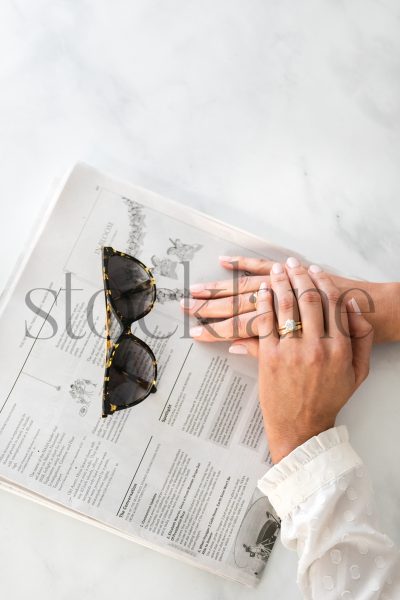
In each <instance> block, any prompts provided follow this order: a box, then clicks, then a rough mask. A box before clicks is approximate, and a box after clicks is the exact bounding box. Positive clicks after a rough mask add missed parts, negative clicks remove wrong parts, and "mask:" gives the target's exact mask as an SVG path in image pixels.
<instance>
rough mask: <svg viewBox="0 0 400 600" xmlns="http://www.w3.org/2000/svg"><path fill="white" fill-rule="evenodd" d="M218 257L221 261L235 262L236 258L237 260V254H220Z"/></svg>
mask: <svg viewBox="0 0 400 600" xmlns="http://www.w3.org/2000/svg"><path fill="white" fill-rule="evenodd" d="M218 258H219V260H220V261H221V262H228V263H231V262H235V260H237V258H236V257H235V256H219V257H218Z"/></svg>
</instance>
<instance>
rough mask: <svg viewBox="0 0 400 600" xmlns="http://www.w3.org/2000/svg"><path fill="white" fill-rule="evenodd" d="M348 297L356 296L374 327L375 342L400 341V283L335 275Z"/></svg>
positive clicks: (337, 283)
mask: <svg viewBox="0 0 400 600" xmlns="http://www.w3.org/2000/svg"><path fill="white" fill-rule="evenodd" d="M334 279H335V282H336V285H337V286H338V287H339V289H340V290H341V292H342V293H343V294H346V298H347V297H351V296H354V297H355V299H356V300H357V303H358V304H359V306H360V308H361V311H362V312H363V315H364V316H365V318H366V319H367V321H369V323H371V325H372V326H373V327H374V342H375V343H381V342H398V341H400V283H372V282H369V281H356V280H354V279H346V278H345V277H339V276H337V275H335V276H334Z"/></svg>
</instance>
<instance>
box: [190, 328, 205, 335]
mask: <svg viewBox="0 0 400 600" xmlns="http://www.w3.org/2000/svg"><path fill="white" fill-rule="evenodd" d="M203 329H204V327H201V326H198V327H192V328H191V329H190V331H189V333H190V335H191V337H199V336H200V335H201V334H202V333H203Z"/></svg>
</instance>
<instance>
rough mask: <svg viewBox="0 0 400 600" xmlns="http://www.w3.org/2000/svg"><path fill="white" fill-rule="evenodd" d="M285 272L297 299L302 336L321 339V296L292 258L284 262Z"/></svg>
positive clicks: (322, 324) (307, 275) (322, 318)
mask: <svg viewBox="0 0 400 600" xmlns="http://www.w3.org/2000/svg"><path fill="white" fill-rule="evenodd" d="M286 272H287V274H288V277H289V280H290V283H291V284H292V288H293V290H294V293H295V295H296V298H297V304H298V307H299V312H300V320H301V323H302V332H303V335H305V336H310V337H314V338H315V337H317V338H319V337H323V335H324V333H325V329H324V313H323V311H322V302H321V296H320V293H319V292H318V290H317V288H316V287H315V285H314V283H313V281H312V279H311V277H310V276H309V274H308V273H307V270H306V269H305V268H304V267H303V266H302V265H301V264H300V262H299V261H298V260H297V258H295V257H293V256H291V257H290V258H288V259H287V261H286Z"/></svg>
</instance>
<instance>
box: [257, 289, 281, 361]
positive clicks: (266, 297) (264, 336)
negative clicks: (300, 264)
mask: <svg viewBox="0 0 400 600" xmlns="http://www.w3.org/2000/svg"><path fill="white" fill-rule="evenodd" d="M257 329H258V338H259V340H258V343H259V354H263V355H264V356H265V355H266V353H267V352H270V351H271V349H273V348H276V347H277V345H278V339H279V338H278V332H277V329H276V319H275V312H274V299H273V295H272V291H271V288H270V287H268V283H267V282H266V281H264V282H263V283H261V285H260V289H259V290H258V294H257Z"/></svg>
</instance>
